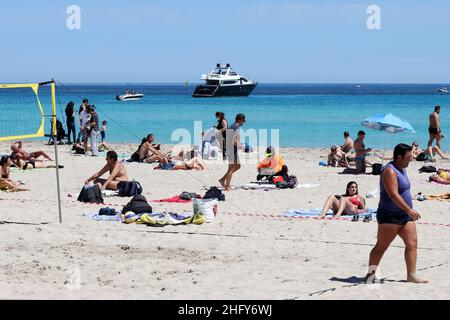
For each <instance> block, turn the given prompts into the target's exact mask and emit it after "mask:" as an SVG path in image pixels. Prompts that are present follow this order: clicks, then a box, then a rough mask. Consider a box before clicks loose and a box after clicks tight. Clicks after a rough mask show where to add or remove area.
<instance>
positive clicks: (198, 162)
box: [153, 157, 205, 170]
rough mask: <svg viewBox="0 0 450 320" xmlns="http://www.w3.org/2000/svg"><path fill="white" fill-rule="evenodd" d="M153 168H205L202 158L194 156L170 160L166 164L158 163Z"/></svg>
mask: <svg viewBox="0 0 450 320" xmlns="http://www.w3.org/2000/svg"><path fill="white" fill-rule="evenodd" d="M153 169H155V170H157V169H163V170H205V166H204V164H203V161H202V159H200V158H199V157H194V158H192V159H191V160H184V161H181V160H175V161H170V162H168V163H166V164H163V163H160V164H158V165H157V166H156V167H154V168H153Z"/></svg>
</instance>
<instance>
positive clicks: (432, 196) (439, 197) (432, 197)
mask: <svg viewBox="0 0 450 320" xmlns="http://www.w3.org/2000/svg"><path fill="white" fill-rule="evenodd" d="M425 199H426V200H439V201H448V202H450V192H447V193H444V194H436V195H435V194H430V195H429V196H425Z"/></svg>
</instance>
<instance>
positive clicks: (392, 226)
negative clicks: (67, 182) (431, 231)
mask: <svg viewBox="0 0 450 320" xmlns="http://www.w3.org/2000/svg"><path fill="white" fill-rule="evenodd" d="M412 159H413V156H412V147H411V146H409V145H406V144H403V143H401V144H399V145H397V146H396V147H395V149H394V160H393V161H391V162H390V163H388V164H387V165H386V166H385V167H384V168H383V170H382V172H381V176H380V190H381V191H380V202H379V204H378V210H377V221H378V235H377V243H376V245H375V247H374V248H373V249H372V251H371V252H370V257H369V271H368V273H367V275H366V280H369V279H370V278H371V277H374V274H375V271H376V269H377V268H378V265H379V263H380V261H381V258H382V257H383V254H384V253H385V251H386V250H387V248H388V247H389V245H390V244H391V242H392V241H393V240H394V239H395V237H397V235H398V236H400V238H402V240H403V242H404V243H405V261H406V271H407V277H406V281H407V282H414V283H426V282H428V281H426V280H423V279H420V278H418V277H417V276H416V262H417V231H416V220H418V219H420V214H419V213H418V212H417V211H416V210H414V209H413V205H412V197H411V191H410V188H411V183H410V182H409V179H408V175H407V174H406V168H407V167H408V165H409V162H410V161H411V160H412Z"/></svg>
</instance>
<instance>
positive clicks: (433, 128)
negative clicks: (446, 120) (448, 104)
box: [428, 106, 442, 157]
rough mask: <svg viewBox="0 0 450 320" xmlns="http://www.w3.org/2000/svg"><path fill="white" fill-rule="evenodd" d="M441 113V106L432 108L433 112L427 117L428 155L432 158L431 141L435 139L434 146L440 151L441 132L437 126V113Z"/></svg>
mask: <svg viewBox="0 0 450 320" xmlns="http://www.w3.org/2000/svg"><path fill="white" fill-rule="evenodd" d="M440 112H441V106H436V107H434V111H433V112H432V113H431V114H430V116H429V121H430V126H429V127H428V133H429V134H430V140H428V154H429V155H430V156H431V157H433V156H432V155H433V150H432V149H433V141H434V139H435V138H436V146H437V147H438V148H439V149H441V138H442V132H441V127H440V126H439V113H440Z"/></svg>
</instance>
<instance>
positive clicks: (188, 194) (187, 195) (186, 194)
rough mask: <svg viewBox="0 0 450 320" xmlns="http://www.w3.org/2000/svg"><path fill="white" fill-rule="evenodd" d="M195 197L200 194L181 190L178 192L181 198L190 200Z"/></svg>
mask: <svg viewBox="0 0 450 320" xmlns="http://www.w3.org/2000/svg"><path fill="white" fill-rule="evenodd" d="M195 198H200V196H199V195H198V194H196V193H195V192H187V191H183V192H182V193H181V194H180V199H183V200H191V199H195Z"/></svg>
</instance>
